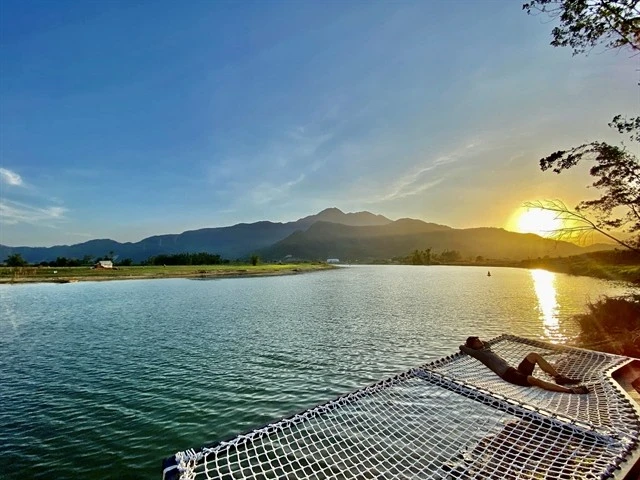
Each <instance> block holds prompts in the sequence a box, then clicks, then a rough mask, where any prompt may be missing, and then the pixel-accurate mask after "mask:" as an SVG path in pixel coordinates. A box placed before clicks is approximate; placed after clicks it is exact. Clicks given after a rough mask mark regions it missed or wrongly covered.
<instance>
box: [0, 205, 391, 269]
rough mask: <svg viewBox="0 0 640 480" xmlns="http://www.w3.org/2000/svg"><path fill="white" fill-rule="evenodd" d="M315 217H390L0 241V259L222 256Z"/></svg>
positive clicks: (327, 213) (244, 251)
mask: <svg viewBox="0 0 640 480" xmlns="http://www.w3.org/2000/svg"><path fill="white" fill-rule="evenodd" d="M317 221H327V222H337V223H341V224H344V225H352V226H367V225H385V224H389V223H391V222H392V221H391V220H389V219H388V218H386V217H384V216H382V215H374V214H372V213H370V212H357V213H344V212H342V211H341V210H340V209H338V208H327V209H325V210H323V211H321V212H319V213H317V214H315V215H309V216H307V217H303V218H300V219H298V220H296V221H294V222H287V223H279V222H269V221H260V222H255V223H238V224H236V225H232V226H229V227H215V228H202V229H199V230H188V231H185V232H182V233H179V234H166V235H154V236H151V237H147V238H144V239H142V240H140V241H139V242H125V243H121V242H117V241H115V240H110V239H96V240H89V241H87V242H83V243H78V244H74V245H56V246H53V247H27V246H20V247H9V246H6V245H0V261H3V260H4V259H5V258H7V257H8V256H9V255H12V254H14V253H19V254H20V255H22V257H23V258H24V259H25V260H27V261H28V262H31V263H39V262H42V261H52V260H55V259H56V258H57V257H67V258H78V259H81V258H83V257H84V256H85V255H91V256H93V257H103V256H105V255H107V254H109V252H114V255H118V258H120V259H123V258H131V259H132V260H134V261H135V262H140V261H142V260H146V259H147V258H149V257H151V256H155V255H160V254H175V253H184V252H208V253H215V254H219V255H221V256H222V257H223V258H229V259H236V258H242V257H246V256H248V255H251V254H252V253H254V252H256V251H258V250H260V249H263V248H266V247H268V246H270V245H272V244H274V243H276V242H278V241H280V240H282V239H284V238H286V237H287V236H289V235H291V234H292V233H294V232H295V231H297V230H306V229H307V228H309V227H310V226H311V225H313V224H314V223H315V222H317Z"/></svg>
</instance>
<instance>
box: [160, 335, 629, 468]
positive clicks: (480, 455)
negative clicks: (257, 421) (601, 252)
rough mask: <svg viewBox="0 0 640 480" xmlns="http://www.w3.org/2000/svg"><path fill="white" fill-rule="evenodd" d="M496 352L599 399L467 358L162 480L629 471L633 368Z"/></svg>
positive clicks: (275, 429)
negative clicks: (500, 372) (576, 382)
mask: <svg viewBox="0 0 640 480" xmlns="http://www.w3.org/2000/svg"><path fill="white" fill-rule="evenodd" d="M487 343H489V344H490V345H491V347H492V350H494V351H495V352H496V353H498V354H499V355H501V356H502V357H504V358H505V359H506V360H508V361H509V362H510V363H512V364H517V363H518V362H519V361H520V360H522V358H524V357H525V356H526V355H527V354H528V353H529V352H532V351H533V352H538V353H540V354H541V355H544V356H545V358H546V359H548V360H549V361H551V362H552V363H554V364H555V366H556V368H557V369H558V371H559V372H560V373H561V374H563V375H566V376H575V377H578V378H581V379H583V383H584V384H585V385H588V386H589V389H590V393H589V394H586V395H574V394H567V393H556V392H549V391H546V390H542V389H540V388H535V387H532V388H527V387H520V386H517V385H512V384H510V383H507V382H505V381H504V380H502V379H500V378H499V377H497V376H496V375H495V374H494V373H493V372H491V371H490V370H488V369H487V368H486V367H485V366H484V365H482V364H480V363H479V362H478V361H476V360H475V359H473V358H471V357H469V356H467V355H464V354H462V353H457V354H455V355H451V356H448V357H446V358H443V359H440V360H437V361H434V362H431V363H428V364H425V365H423V366H421V367H418V368H414V369H411V370H409V371H407V372H404V373H401V374H398V375H395V376H394V377H391V378H388V379H386V380H382V381H380V382H378V383H376V384H374V385H370V386H368V387H365V388H362V389H360V390H357V391H355V392H353V393H350V394H348V395H344V396H342V397H339V398H337V399H335V400H332V401H330V402H327V403H325V404H323V405H319V406H317V407H314V408H311V409H308V410H306V411H304V412H301V413H298V414H295V415H293V416H290V417H288V418H285V419H282V420H280V421H278V422H275V423H272V424H268V425H266V426H264V427H262V428H258V429H255V430H253V431H251V432H247V433H244V434H241V435H238V436H237V437H235V438H233V439H231V440H226V441H221V442H218V443H215V444H213V445H211V446H206V447H202V448H200V449H198V450H186V451H184V452H179V453H177V454H175V455H174V456H172V457H170V458H168V459H165V461H164V462H163V469H164V470H163V478H164V479H165V480H169V479H180V480H194V479H220V480H235V479H256V480H267V479H287V480H292V479H318V480H319V479H324V478H334V479H344V480H347V479H363V480H364V479H373V478H376V479H379V478H384V479H410V478H411V479H413V478H425V479H427V478H429V479H447V478H456V479H470V478H482V479H500V480H502V479H543V478H544V479H577V478H580V479H583V478H588V479H596V478H611V477H616V476H617V475H616V474H617V473H620V472H621V471H622V470H628V467H629V465H628V463H629V462H627V465H626V466H625V462H626V461H627V460H628V459H629V458H630V457H632V456H633V457H637V456H638V449H639V448H640V446H638V440H639V436H640V411H639V410H638V407H637V406H636V405H634V402H633V401H632V400H631V399H630V397H629V396H628V395H627V394H626V392H624V390H623V389H622V388H621V387H620V386H619V385H618V384H617V383H616V382H615V381H614V380H613V378H612V376H611V374H612V372H613V371H614V370H617V369H618V368H620V367H622V366H624V365H626V364H628V363H630V362H632V361H633V359H630V358H627V357H621V356H617V355H609V354H605V353H600V352H593V351H589V350H583V349H577V348H570V347H560V346H556V345H552V344H547V343H543V342H539V341H534V340H527V339H523V338H519V337H514V336H511V335H502V336H500V337H497V338H495V339H493V340H491V341H490V342H487ZM534 374H535V375H536V376H538V377H540V378H544V375H545V374H544V373H543V372H542V371H541V370H540V369H539V368H538V369H536V372H535V373H534Z"/></svg>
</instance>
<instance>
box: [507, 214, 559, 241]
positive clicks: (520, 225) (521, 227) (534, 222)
mask: <svg viewBox="0 0 640 480" xmlns="http://www.w3.org/2000/svg"><path fill="white" fill-rule="evenodd" d="M515 223H516V231H518V232H520V233H535V234H536V235H540V236H541V237H550V236H551V235H553V234H554V233H555V232H556V231H557V230H558V229H560V228H562V225H563V222H562V220H561V219H560V218H557V216H556V214H555V213H554V212H551V211H549V210H544V209H542V208H528V209H522V210H521V211H520V212H519V214H518V217H517V219H516V222H515Z"/></svg>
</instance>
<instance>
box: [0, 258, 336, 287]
mask: <svg viewBox="0 0 640 480" xmlns="http://www.w3.org/2000/svg"><path fill="white" fill-rule="evenodd" d="M330 268H334V267H333V266H332V265H328V264H326V263H312V262H308V263H286V264H258V265H251V264H238V263H228V264H224V265H166V266H164V265H143V266H118V267H116V268H91V267H88V266H83V267H48V266H47V267H44V266H23V267H0V283H30V282H53V283H70V282H77V281H98V280H133V279H154V278H181V277H184V278H224V277H242V276H267V275H289V274H296V273H303V272H312V271H316V270H325V269H330Z"/></svg>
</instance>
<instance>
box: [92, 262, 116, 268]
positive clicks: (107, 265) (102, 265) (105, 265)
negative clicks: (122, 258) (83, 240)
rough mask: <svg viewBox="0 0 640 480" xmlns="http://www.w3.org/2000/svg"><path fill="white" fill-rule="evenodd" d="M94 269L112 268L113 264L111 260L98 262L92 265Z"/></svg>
mask: <svg viewBox="0 0 640 480" xmlns="http://www.w3.org/2000/svg"><path fill="white" fill-rule="evenodd" d="M94 267H95V268H113V262H112V261H111V260H100V261H99V262H98V263H96V264H95V265H94Z"/></svg>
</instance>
